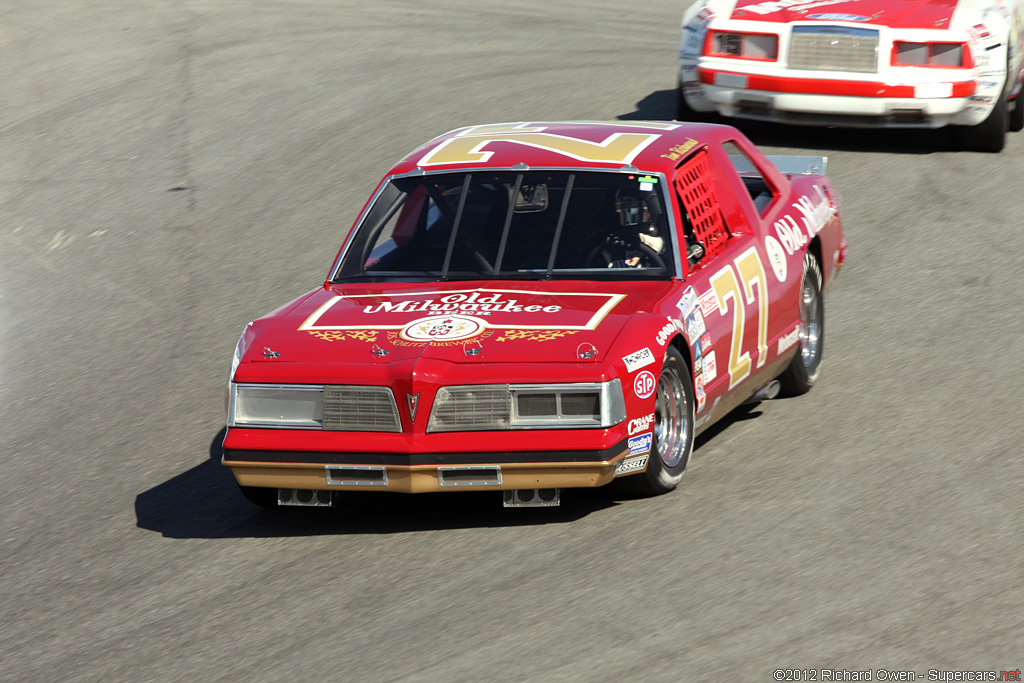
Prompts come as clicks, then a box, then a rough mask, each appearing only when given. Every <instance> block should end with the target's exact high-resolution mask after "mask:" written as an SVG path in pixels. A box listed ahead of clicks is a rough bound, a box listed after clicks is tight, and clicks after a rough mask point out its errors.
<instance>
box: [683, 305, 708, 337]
mask: <svg viewBox="0 0 1024 683" xmlns="http://www.w3.org/2000/svg"><path fill="white" fill-rule="evenodd" d="M707 331H708V328H706V327H705V326H704V314H703V313H701V312H700V311H694V312H693V313H691V314H690V315H688V316H686V334H687V336H688V337H690V339H699V338H700V336H701V335H702V334H704V333H705V332H707Z"/></svg>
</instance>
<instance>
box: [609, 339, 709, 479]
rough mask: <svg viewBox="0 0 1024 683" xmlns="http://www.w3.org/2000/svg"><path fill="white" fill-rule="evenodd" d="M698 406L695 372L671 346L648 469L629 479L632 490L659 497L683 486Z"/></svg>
mask: <svg viewBox="0 0 1024 683" xmlns="http://www.w3.org/2000/svg"><path fill="white" fill-rule="evenodd" d="M694 403H695V402H694V398H693V373H691V372H690V368H689V366H688V365H687V364H686V361H685V360H684V359H683V356H682V354H681V353H679V350H678V349H676V348H675V347H673V346H670V347H668V351H667V353H666V354H665V364H664V365H663V366H662V368H661V376H660V377H659V378H658V388H657V392H656V399H655V406H654V425H653V427H654V438H653V439H652V441H651V453H650V457H649V458H648V459H647V469H646V470H644V471H643V472H641V473H640V474H635V475H632V476H629V477H626V478H625V481H624V484H626V485H627V487H628V488H631V489H632V490H633V491H634V492H636V493H638V494H640V495H645V496H656V495H659V494H662V493H668V492H669V491H671V490H673V489H674V488H676V486H678V485H679V482H680V481H682V479H683V473H684V472H685V471H686V466H687V465H688V464H689V462H690V453H691V452H692V451H693V423H694Z"/></svg>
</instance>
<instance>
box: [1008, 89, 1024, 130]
mask: <svg viewBox="0 0 1024 683" xmlns="http://www.w3.org/2000/svg"><path fill="white" fill-rule="evenodd" d="M1010 104H1011V105H1012V108H1011V109H1010V132H1012V133H1017V132H1019V131H1021V130H1024V91H1022V92H1020V93H1017V96H1016V97H1014V98H1013V100H1012V101H1011V103H1010Z"/></svg>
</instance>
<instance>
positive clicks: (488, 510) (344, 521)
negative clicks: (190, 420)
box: [135, 429, 618, 538]
mask: <svg viewBox="0 0 1024 683" xmlns="http://www.w3.org/2000/svg"><path fill="white" fill-rule="evenodd" d="M223 439H224V430H223V429H222V430H221V431H220V432H219V433H218V434H217V435H216V436H215V437H214V438H213V440H212V442H211V443H210V457H209V459H207V460H206V461H205V462H203V463H201V464H199V465H197V466H195V467H193V468H192V469H190V470H188V471H186V472H183V473H181V474H179V475H177V476H176V477H174V478H172V479H169V480H168V481H166V482H164V483H162V484H159V485H157V486H154V487H153V488H151V489H149V490H148V491H145V492H144V493H141V494H139V495H138V496H137V497H136V498H135V516H136V521H137V524H138V526H139V527H140V528H143V529H149V530H151V531H157V532H159V533H161V534H163V535H164V536H167V537H169V538H267V537H281V536H318V535H345V534H391V533H401V532H408V531H425V530H436V529H466V528H480V527H507V526H529V525H540V524H558V523H565V522H573V521H576V520H577V519H580V518H582V517H585V516H587V515H588V514H590V513H592V512H595V511H597V510H601V509H604V508H608V507H613V506H615V505H618V503H617V502H616V501H614V500H611V499H610V498H609V497H608V496H607V495H601V493H600V490H597V491H594V490H570V491H563V494H562V504H561V506H559V507H556V508H530V509H515V508H505V507H502V504H501V494H500V493H498V492H496V491H487V492H479V493H477V492H472V493H469V492H459V493H450V494H449V493H438V494H430V495H421V496H411V495H406V494H400V493H362V492H351V493H348V494H346V495H345V496H344V502H343V504H341V505H339V506H336V507H334V508H329V509H328V508H288V507H284V508H277V509H274V510H264V509H262V508H259V507H256V506H254V505H252V504H251V503H249V502H248V501H247V500H246V499H245V498H243V497H242V494H241V493H239V491H238V487H237V486H236V485H235V480H234V477H233V476H232V475H231V472H230V471H229V470H228V468H226V467H224V466H223V465H221V464H220V459H221V442H222V441H223Z"/></svg>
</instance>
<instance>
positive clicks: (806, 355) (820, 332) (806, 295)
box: [779, 252, 825, 396]
mask: <svg viewBox="0 0 1024 683" xmlns="http://www.w3.org/2000/svg"><path fill="white" fill-rule="evenodd" d="M823 286H824V282H823V277H822V274H821V265H820V264H819V263H818V259H817V258H815V256H814V254H812V253H810V252H807V254H806V255H805V256H804V274H803V279H802V281H801V283H800V332H799V335H800V337H799V341H798V343H797V346H798V348H797V352H796V355H795V356H793V360H791V361H790V362H789V366H788V367H787V368H786V369H785V371H783V373H782V374H781V375H779V383H780V384H781V385H782V392H783V393H784V394H786V395H787V396H799V395H801V394H806V393H807V392H808V391H810V390H811V387H812V386H814V382H815V381H816V380H817V379H818V373H820V372H821V358H822V355H823V354H824V351H825V301H824V297H823V296H822V289H823Z"/></svg>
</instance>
